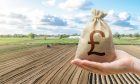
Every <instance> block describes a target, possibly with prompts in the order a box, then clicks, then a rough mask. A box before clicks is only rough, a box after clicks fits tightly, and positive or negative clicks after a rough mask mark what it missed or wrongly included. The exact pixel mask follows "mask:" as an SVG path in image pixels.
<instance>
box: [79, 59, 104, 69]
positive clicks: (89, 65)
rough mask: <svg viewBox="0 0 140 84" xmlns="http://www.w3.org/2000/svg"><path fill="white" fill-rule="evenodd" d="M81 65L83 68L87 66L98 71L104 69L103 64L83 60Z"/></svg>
mask: <svg viewBox="0 0 140 84" xmlns="http://www.w3.org/2000/svg"><path fill="white" fill-rule="evenodd" d="M82 64H83V65H85V66H88V67H92V68H96V69H99V70H103V69H104V64H103V63H98V62H91V61H88V60H83V61H82Z"/></svg>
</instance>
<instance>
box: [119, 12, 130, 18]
mask: <svg viewBox="0 0 140 84" xmlns="http://www.w3.org/2000/svg"><path fill="white" fill-rule="evenodd" d="M118 16H119V18H120V20H128V19H129V18H130V15H129V14H128V13H127V12H121V13H119V15H118Z"/></svg>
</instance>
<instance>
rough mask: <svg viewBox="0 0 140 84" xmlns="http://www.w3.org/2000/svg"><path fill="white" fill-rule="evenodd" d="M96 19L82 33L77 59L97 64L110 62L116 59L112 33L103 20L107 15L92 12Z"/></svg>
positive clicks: (95, 11)
mask: <svg viewBox="0 0 140 84" xmlns="http://www.w3.org/2000/svg"><path fill="white" fill-rule="evenodd" d="M92 13H93V15H94V19H93V20H92V22H90V23H89V24H88V25H87V26H86V27H85V28H84V30H83V32H82V33H81V37H80V40H79V44H78V47H77V51H76V56H75V58H78V59H86V60H90V61H96V62H109V61H112V60H114V59H115V53H114V52H115V49H114V45H113V43H112V33H111V30H110V28H109V26H108V25H107V23H106V22H105V21H104V20H103V18H104V17H105V16H106V14H105V13H103V12H101V11H98V10H94V11H92Z"/></svg>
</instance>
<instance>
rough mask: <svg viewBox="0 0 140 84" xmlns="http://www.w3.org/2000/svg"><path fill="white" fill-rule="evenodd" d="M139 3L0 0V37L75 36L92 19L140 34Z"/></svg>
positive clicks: (131, 0) (126, 0)
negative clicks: (97, 14)
mask: <svg viewBox="0 0 140 84" xmlns="http://www.w3.org/2000/svg"><path fill="white" fill-rule="evenodd" d="M139 3H140V0H0V34H15V33H17V34H28V33H30V32H33V33H36V34H74V33H78V34H80V32H81V31H82V30H83V28H84V27H85V26H86V24H87V23H88V22H89V21H91V19H92V18H93V16H92V14H91V10H92V9H99V10H102V11H104V12H106V13H107V14H108V15H107V16H106V17H105V18H104V19H105V21H106V22H107V23H108V25H109V26H110V28H111V30H112V32H113V33H115V32H119V33H124V34H130V33H132V34H133V33H139V32H140V8H139Z"/></svg>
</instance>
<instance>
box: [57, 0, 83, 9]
mask: <svg viewBox="0 0 140 84" xmlns="http://www.w3.org/2000/svg"><path fill="white" fill-rule="evenodd" d="M84 3H85V0H66V1H65V2H62V3H60V4H59V7H60V8H79V7H81V6H82V5H83V4H84Z"/></svg>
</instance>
